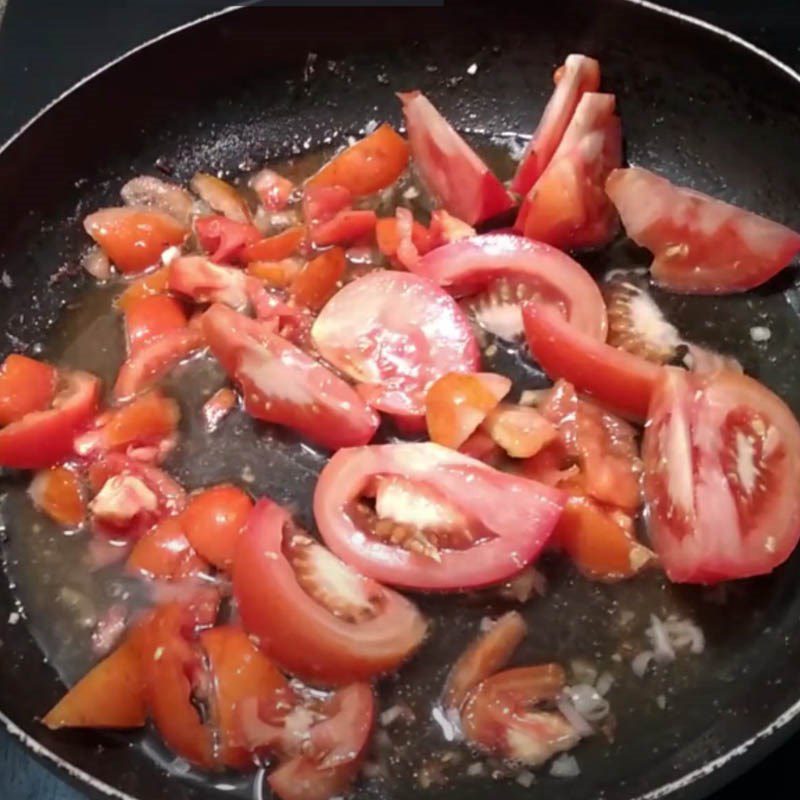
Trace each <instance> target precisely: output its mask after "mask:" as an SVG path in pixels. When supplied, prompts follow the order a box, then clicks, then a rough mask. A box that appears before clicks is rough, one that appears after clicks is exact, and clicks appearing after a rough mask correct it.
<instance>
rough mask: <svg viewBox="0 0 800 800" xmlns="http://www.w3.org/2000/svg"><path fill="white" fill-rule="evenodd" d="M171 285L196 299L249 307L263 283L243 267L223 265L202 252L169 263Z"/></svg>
mask: <svg viewBox="0 0 800 800" xmlns="http://www.w3.org/2000/svg"><path fill="white" fill-rule="evenodd" d="M169 288H170V290H171V291H173V292H176V293H177V294H181V295H185V296H186V297H191V298H192V300H194V301H195V303H224V304H225V305H226V306H230V307H231V308H233V309H236V310H237V311H245V310H247V309H248V308H249V306H250V304H251V301H252V298H253V294H254V293H255V292H257V291H258V290H259V289H260V285H259V284H258V282H257V281H255V280H254V279H253V278H251V277H249V276H248V275H246V274H245V273H244V272H242V271H241V270H240V269H236V268H234V267H223V266H220V265H219V264H215V263H214V262H213V261H209V260H208V259H207V258H203V257H202V256H182V257H181V258H176V259H175V260H174V261H173V262H172V263H171V264H170V265H169Z"/></svg>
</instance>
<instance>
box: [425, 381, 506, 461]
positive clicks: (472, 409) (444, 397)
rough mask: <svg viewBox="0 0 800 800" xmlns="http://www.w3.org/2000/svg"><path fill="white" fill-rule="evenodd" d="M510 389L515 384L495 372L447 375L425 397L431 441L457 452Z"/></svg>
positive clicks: (435, 382)
mask: <svg viewBox="0 0 800 800" xmlns="http://www.w3.org/2000/svg"><path fill="white" fill-rule="evenodd" d="M510 390H511V381H510V380H509V379H508V378H506V377H505V376H504V375H496V374H494V373H492V372H476V373H474V374H471V375H465V374H464V373H461V372H449V373H448V374H447V375H443V376H442V377H441V378H439V379H438V380H436V381H434V382H433V384H431V387H430V389H428V394H427V395H426V397H425V418H426V420H427V424H428V436H429V438H430V440H431V441H432V442H436V443H437V444H441V445H444V446H445V447H452V448H453V449H454V450H457V449H458V448H459V447H461V445H462V444H464V442H465V441H466V440H467V439H468V438H469V436H470V435H471V434H472V433H474V432H475V430H476V429H477V427H478V426H479V425H480V424H481V422H483V420H484V419H485V418H486V415H487V414H489V413H490V412H491V410H492V409H493V408H495V406H496V405H497V404H498V403H499V402H500V401H501V400H502V399H503V398H504V397H505V396H506V395H507V394H508V392H509V391H510Z"/></svg>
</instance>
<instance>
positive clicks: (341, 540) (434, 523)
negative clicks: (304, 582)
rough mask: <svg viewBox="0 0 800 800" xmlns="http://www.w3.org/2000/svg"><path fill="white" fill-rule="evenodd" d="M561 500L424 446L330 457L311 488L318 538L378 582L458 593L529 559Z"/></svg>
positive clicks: (508, 572)
mask: <svg viewBox="0 0 800 800" xmlns="http://www.w3.org/2000/svg"><path fill="white" fill-rule="evenodd" d="M564 499H565V498H564V496H563V495H562V493H561V492H559V491H557V490H553V489H550V488H548V487H545V486H541V485H539V484H537V483H534V482H533V481H528V480H525V479H524V478H518V477H516V476H513V475H507V474H505V473H502V472H499V471H497V470H495V469H492V468H491V467H489V466H487V465H486V464H483V463H481V462H480V461H475V460H474V459H471V458H468V457H467V456H464V455H462V454H461V453H458V452H455V451H453V450H448V449H447V448H445V447H441V446H440V445H437V444H433V443H431V442H425V443H414V444H411V443H405V444H393V445H376V446H372V447H360V448H353V449H350V450H344V451H340V452H339V453H336V454H335V455H334V456H333V457H332V458H331V460H330V461H329V462H328V464H327V465H326V466H325V467H324V468H323V470H322V473H321V474H320V477H319V481H318V482H317V486H316V490H315V492H314V517H315V519H316V522H317V526H318V528H319V531H320V534H321V535H322V538H323V539H324V540H325V543H326V544H327V545H328V546H329V547H330V548H331V550H333V552H334V553H336V555H338V556H339V557H340V558H341V559H343V560H344V561H346V562H347V563H348V564H350V565H352V566H353V567H354V568H355V569H357V570H359V572H362V573H363V574H364V575H368V576H369V577H371V578H374V579H375V580H378V581H381V582H383V583H388V584H393V585H398V586H405V587H409V588H415V589H423V590H424V589H433V590H459V589H468V588H473V587H478V586H487V585H489V584H492V583H497V582H498V581H502V580H504V579H506V578H508V577H509V576H510V575H513V574H514V573H515V572H519V570H521V569H522V568H523V567H524V566H525V565H526V564H528V563H530V562H531V561H533V559H534V558H535V557H536V556H537V555H538V553H539V551H540V550H541V549H542V547H544V545H545V544H546V543H547V540H548V538H549V537H550V534H551V533H552V531H553V528H554V527H555V524H556V522H557V520H558V517H559V515H560V513H561V508H562V506H563V504H564Z"/></svg>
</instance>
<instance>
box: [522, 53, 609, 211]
mask: <svg viewBox="0 0 800 800" xmlns="http://www.w3.org/2000/svg"><path fill="white" fill-rule="evenodd" d="M553 78H554V83H555V87H556V88H555V90H554V91H553V94H552V96H551V97H550V100H549V101H548V103H547V106H545V109H544V113H543V114H542V118H541V119H540V120H539V124H538V126H537V128H536V130H535V131H534V132H533V136H532V137H531V139H530V141H529V142H528V146H527V147H526V148H525V152H524V153H523V155H522V159H521V160H520V163H519V165H518V167H517V171H516V173H515V174H514V178H513V180H512V181H511V189H512V191H514V192H516V193H517V194H521V195H526V194H527V193H528V192H529V191H530V189H531V187H532V186H533V184H534V183H535V182H536V180H537V179H538V177H539V176H540V175H541V174H542V173H543V172H544V170H545V167H546V166H547V165H548V164H549V163H550V159H551V158H552V157H553V154H554V153H555V152H556V149H557V148H558V145H559V144H560V142H561V139H562V138H563V136H564V132H565V131H566V130H567V126H568V125H569V123H570V121H571V120H572V117H573V114H574V113H575V109H576V107H577V105H578V101H579V100H580V99H581V97H582V96H583V94H584V92H596V91H597V90H598V89H599V88H600V64H599V63H598V62H597V61H595V60H594V59H593V58H588V57H586V56H583V55H578V54H573V55H569V56H567V58H566V60H565V61H564V64H563V65H562V66H561V67H559V68H558V69H557V70H556V72H555V75H554V76H553Z"/></svg>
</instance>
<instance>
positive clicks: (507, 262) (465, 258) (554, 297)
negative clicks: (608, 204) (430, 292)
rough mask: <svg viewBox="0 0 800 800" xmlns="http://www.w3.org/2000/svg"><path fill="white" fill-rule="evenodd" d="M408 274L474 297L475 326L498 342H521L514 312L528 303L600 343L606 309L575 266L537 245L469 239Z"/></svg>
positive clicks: (500, 238) (509, 237) (494, 237)
mask: <svg viewBox="0 0 800 800" xmlns="http://www.w3.org/2000/svg"><path fill="white" fill-rule="evenodd" d="M413 271H414V272H416V273H417V274H418V275H422V276H423V277H425V278H429V279H430V280H432V281H435V282H436V283H438V284H439V285H440V286H443V287H444V288H445V289H447V290H448V291H449V292H451V293H453V294H455V295H456V296H459V297H464V296H474V300H473V301H472V302H471V304H470V307H471V310H472V313H473V314H474V315H475V318H476V319H477V321H478V322H479V323H480V324H481V325H482V326H483V327H484V328H486V329H487V330H489V331H491V332H492V333H495V334H496V335H498V336H500V337H501V338H503V339H515V338H517V337H521V336H522V334H523V329H522V317H521V311H520V307H521V304H522V302H524V301H525V300H527V299H530V298H534V299H535V300H536V302H537V304H546V305H548V306H552V307H553V308H556V309H558V311H559V312H560V313H561V314H562V315H563V316H564V317H565V318H566V319H567V320H568V321H569V323H570V324H571V325H572V326H574V327H575V328H576V329H577V330H579V331H580V332H581V333H583V334H585V335H586V336H591V337H592V338H594V339H597V340H599V341H605V338H606V330H607V323H606V307H605V303H604V302H603V296H602V294H601V293H600V290H599V289H598V287H597V284H596V283H595V282H594V280H593V279H592V277H591V275H589V273H588V272H586V270H584V269H583V267H581V265H580V264H578V263H577V262H576V261H574V260H573V259H571V258H570V257H569V256H568V255H566V254H565V253H562V252H560V251H559V250H556V249H555V248H553V247H550V246H549V245H546V244H542V243H541V242H532V241H530V240H529V239H526V238H524V237H522V236H516V235H513V234H507V233H491V234H484V235H481V236H473V237H469V238H466V239H461V240H459V241H457V242H454V243H453V244H449V245H444V246H442V247H437V248H436V249H435V250H432V251H431V252H430V253H428V255H426V256H425V257H424V258H423V259H421V260H420V262H419V263H418V265H417V266H416V267H415V268H414V270H413Z"/></svg>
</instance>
